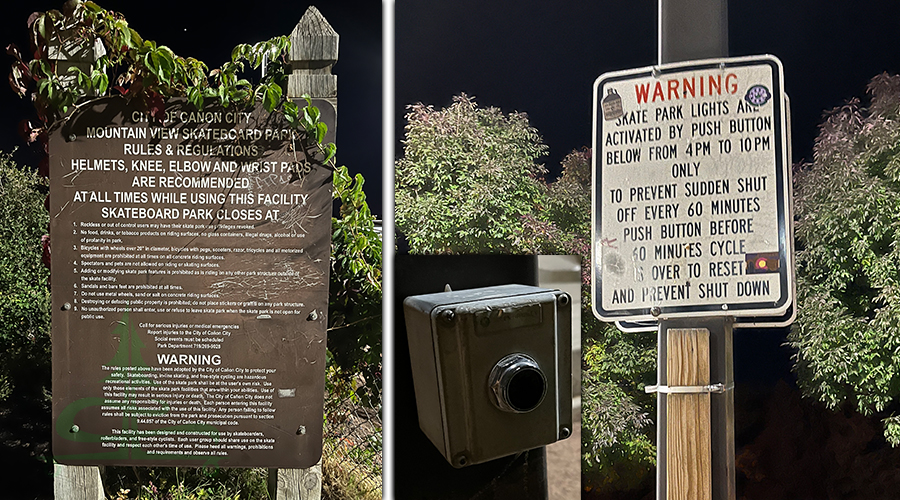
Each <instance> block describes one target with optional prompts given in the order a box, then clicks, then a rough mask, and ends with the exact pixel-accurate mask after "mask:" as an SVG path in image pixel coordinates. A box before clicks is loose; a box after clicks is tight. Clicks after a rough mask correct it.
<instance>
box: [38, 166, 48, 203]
mask: <svg viewBox="0 0 900 500" xmlns="http://www.w3.org/2000/svg"><path fill="white" fill-rule="evenodd" d="M38 175H40V176H42V177H50V156H49V155H44V157H43V158H41V161H39V162H38ZM47 199H48V200H49V197H48V198H47ZM48 203H49V201H48ZM47 210H48V211H49V210H50V207H49V205H48V206H47Z"/></svg>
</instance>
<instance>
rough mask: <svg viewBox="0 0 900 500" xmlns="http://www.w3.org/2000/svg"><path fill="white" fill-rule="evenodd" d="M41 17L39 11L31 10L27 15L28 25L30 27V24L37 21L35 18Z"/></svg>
mask: <svg viewBox="0 0 900 500" xmlns="http://www.w3.org/2000/svg"><path fill="white" fill-rule="evenodd" d="M39 17H41V13H40V12H32V13H31V15H30V16H28V27H29V28H31V25H32V24H34V22H35V21H37V18H39Z"/></svg>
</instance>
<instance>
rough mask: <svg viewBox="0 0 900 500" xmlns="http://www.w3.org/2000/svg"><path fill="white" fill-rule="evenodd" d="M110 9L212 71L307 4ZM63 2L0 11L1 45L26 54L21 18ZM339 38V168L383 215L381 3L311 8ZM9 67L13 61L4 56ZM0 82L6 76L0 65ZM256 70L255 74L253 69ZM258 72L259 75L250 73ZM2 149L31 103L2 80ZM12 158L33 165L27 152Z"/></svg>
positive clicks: (356, 1)
mask: <svg viewBox="0 0 900 500" xmlns="http://www.w3.org/2000/svg"><path fill="white" fill-rule="evenodd" d="M97 3H98V4H99V5H100V6H101V7H103V8H105V9H109V10H114V11H117V12H121V13H122V14H123V15H124V16H125V18H126V19H127V20H128V23H129V25H130V26H131V27H132V28H134V29H135V30H137V32H138V33H140V34H141V36H143V37H144V38H145V39H149V40H155V41H156V42H157V43H159V44H160V45H167V46H169V47H170V48H171V49H172V50H173V51H174V52H175V53H176V54H178V55H181V56H184V57H189V56H190V57H195V58H197V59H200V60H201V61H204V62H205V63H206V64H207V65H208V66H209V67H210V69H213V68H217V67H219V65H221V64H222V63H223V62H225V61H227V60H229V58H230V57H231V49H232V48H234V46H235V45H237V44H239V43H254V42H258V41H262V40H267V39H269V38H272V37H274V36H278V35H287V34H290V32H291V31H292V30H293V29H294V26H295V25H296V24H297V22H298V21H299V20H300V18H301V17H302V16H303V13H304V12H305V11H306V8H307V7H308V6H309V5H310V4H309V3H307V2H278V3H266V4H262V3H258V2H257V3H254V2H241V3H237V2H189V1H172V0H159V1H155V2H130V1H122V0H98V1H97ZM62 4H63V0H58V1H57V0H53V1H44V0H42V1H41V2H17V3H11V4H9V5H7V6H6V7H4V11H5V12H4V15H3V16H2V20H0V23H2V28H0V34H2V36H0V39H2V42H3V46H4V47H5V46H6V45H7V44H9V43H15V44H16V45H18V46H19V47H20V48H21V49H23V50H24V51H27V50H28V31H27V28H26V21H27V19H28V16H29V14H31V12H33V11H35V10H39V11H46V10H50V9H61V8H62ZM312 5H315V6H316V7H317V8H318V9H319V11H321V12H322V15H324V16H325V19H327V20H328V22H329V23H330V24H331V26H332V27H333V28H334V29H335V31H337V32H338V34H339V35H340V37H341V39H340V48H339V59H338V62H337V64H335V66H334V74H336V75H338V128H337V130H338V137H337V141H336V142H337V146H338V156H337V161H338V164H339V165H347V167H348V168H349V169H350V170H351V172H362V174H363V175H364V176H365V178H366V186H367V189H366V192H367V195H368V200H369V204H370V207H371V209H372V212H373V213H375V214H378V215H379V216H380V215H381V214H382V211H381V203H382V202H381V198H382V195H381V135H382V134H381V130H382V122H381V116H382V114H381V100H382V82H381V78H382V52H381V51H382V46H381V4H380V3H378V2H374V1H371V0H369V1H365V0H339V1H335V0H329V1H323V2H318V3H313V4H312ZM6 61H7V62H11V61H12V59H11V58H7V59H6ZM3 68H4V69H3V75H4V81H5V80H6V78H5V77H6V75H8V74H9V69H8V66H7V65H4V66H3ZM254 73H255V72H254ZM255 74H258V73H255ZM0 106H2V107H0V116H2V118H0V150H2V151H11V150H12V148H13V147H15V146H20V148H21V146H22V145H23V144H24V143H23V142H22V140H21V139H20V138H19V136H18V134H17V133H16V129H15V127H16V124H17V123H18V122H19V120H21V119H23V118H30V117H32V116H34V113H33V108H32V107H31V104H30V102H27V101H25V100H22V99H19V98H18V96H16V95H15V94H14V93H13V92H12V90H10V89H9V87H8V85H6V84H5V83H4V88H3V90H0ZM15 158H16V159H17V160H18V161H19V162H20V163H25V164H35V163H36V160H35V159H34V158H33V157H32V155H30V154H27V152H26V151H20V152H19V153H17V154H16V156H15Z"/></svg>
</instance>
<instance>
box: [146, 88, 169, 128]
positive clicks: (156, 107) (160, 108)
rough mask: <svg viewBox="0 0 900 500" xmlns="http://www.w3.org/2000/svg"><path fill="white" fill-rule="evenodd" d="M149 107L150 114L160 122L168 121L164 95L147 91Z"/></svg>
mask: <svg viewBox="0 0 900 500" xmlns="http://www.w3.org/2000/svg"><path fill="white" fill-rule="evenodd" d="M147 108H148V111H150V116H152V117H153V118H155V119H156V120H159V121H160V122H165V121H166V102H165V101H164V100H163V98H162V96H161V95H159V94H157V93H156V92H148V93H147Z"/></svg>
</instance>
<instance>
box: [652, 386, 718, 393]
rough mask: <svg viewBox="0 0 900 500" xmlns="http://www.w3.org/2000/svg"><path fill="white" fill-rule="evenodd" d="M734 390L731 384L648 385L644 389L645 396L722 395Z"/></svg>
mask: <svg viewBox="0 0 900 500" xmlns="http://www.w3.org/2000/svg"><path fill="white" fill-rule="evenodd" d="M732 389H734V385H733V384H729V385H728V387H726V386H725V384H711V385H672V386H669V385H648V386H647V387H645V388H644V391H645V392H646V393H647V394H652V393H654V392H658V393H661V394H722V393H724V392H725V391H730V390H732Z"/></svg>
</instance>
